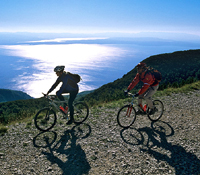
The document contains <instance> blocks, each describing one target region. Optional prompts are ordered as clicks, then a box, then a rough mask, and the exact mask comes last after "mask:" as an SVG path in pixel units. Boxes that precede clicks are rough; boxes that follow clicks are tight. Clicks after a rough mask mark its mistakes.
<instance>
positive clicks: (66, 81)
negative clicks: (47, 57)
mask: <svg viewBox="0 0 200 175" xmlns="http://www.w3.org/2000/svg"><path fill="white" fill-rule="evenodd" d="M64 69H65V66H56V67H55V68H54V72H56V75H57V76H58V78H57V80H56V82H55V83H54V84H53V85H52V87H51V88H50V89H49V91H48V92H47V95H48V94H49V93H51V92H52V91H53V90H54V89H55V88H56V87H57V86H58V84H59V83H60V82H62V86H61V87H60V89H59V90H58V91H57V92H56V95H57V97H58V98H59V99H60V100H61V101H64V100H65V99H64V97H63V96H62V94H63V93H69V94H70V97H69V101H68V105H69V110H70V120H69V121H68V123H67V124H71V123H73V122H74V107H73V105H72V104H73V101H74V100H75V98H76V96H77V94H78V91H79V87H78V84H77V83H75V82H74V80H73V78H72V77H71V76H70V75H69V74H67V73H66V72H65V71H64ZM66 106H67V104H66V103H65V104H64V106H63V108H64V109H66Z"/></svg>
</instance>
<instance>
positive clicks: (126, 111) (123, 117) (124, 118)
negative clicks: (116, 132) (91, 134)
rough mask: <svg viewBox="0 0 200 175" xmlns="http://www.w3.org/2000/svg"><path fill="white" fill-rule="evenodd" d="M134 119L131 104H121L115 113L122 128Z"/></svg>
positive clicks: (130, 123) (127, 126) (134, 114)
mask: <svg viewBox="0 0 200 175" xmlns="http://www.w3.org/2000/svg"><path fill="white" fill-rule="evenodd" d="M135 119H136V111H135V108H134V107H133V106H130V105H125V106H123V107H122V108H121V109H120V110H119V111H118V114H117V123H118V124H119V126H121V127H122V128H129V127H130V126H131V125H132V124H133V123H134V121H135Z"/></svg>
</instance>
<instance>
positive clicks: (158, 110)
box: [117, 93, 164, 128]
mask: <svg viewBox="0 0 200 175" xmlns="http://www.w3.org/2000/svg"><path fill="white" fill-rule="evenodd" d="M128 96H132V101H131V102H130V104H127V105H125V106H123V107H122V108H121V109H119V111H118V114H117V123H118V124H119V126H121V127H123V128H129V127H130V126H131V125H132V124H133V123H134V122H135V119H136V116H137V115H147V116H148V118H149V119H150V120H151V121H154V122H155V121H158V120H159V119H160V118H161V117H162V115H163V112H164V105H163V103H162V101H160V100H154V101H153V105H154V107H155V110H154V113H153V114H151V115H150V113H149V112H150V109H149V108H148V105H145V106H146V109H145V110H144V111H143V112H140V111H138V112H136V110H135V107H134V99H135V96H134V95H133V94H132V93H128Z"/></svg>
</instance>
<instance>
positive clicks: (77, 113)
mask: <svg viewBox="0 0 200 175" xmlns="http://www.w3.org/2000/svg"><path fill="white" fill-rule="evenodd" d="M88 115H89V108H88V105H87V104H86V103H84V102H78V103H75V104H74V123H76V124H81V123H83V122H84V121H85V120H86V119H87V118H88Z"/></svg>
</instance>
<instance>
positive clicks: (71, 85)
mask: <svg viewBox="0 0 200 175" xmlns="http://www.w3.org/2000/svg"><path fill="white" fill-rule="evenodd" d="M60 82H62V83H63V84H62V85H61V87H60V89H59V90H58V91H57V93H56V95H57V96H59V95H61V94H62V93H70V92H73V91H78V85H77V84H76V83H75V82H74V80H73V79H72V77H71V76H70V75H69V74H66V73H65V72H64V73H63V74H62V75H61V76H59V77H58V78H57V80H56V82H55V83H54V84H53V85H52V87H51V88H50V89H49V91H48V93H50V92H52V91H53V90H54V89H55V88H56V87H57V86H58V84H59V83H60Z"/></svg>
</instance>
